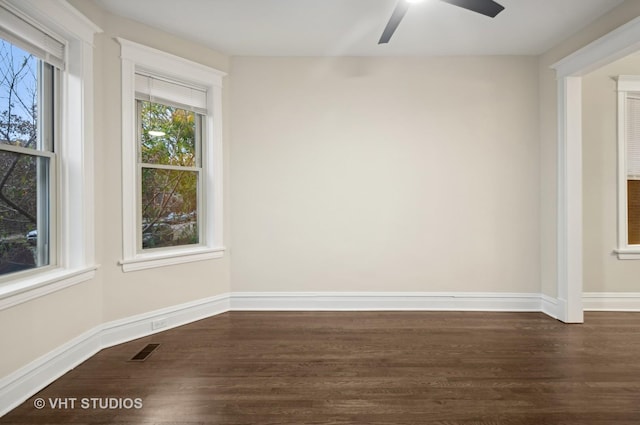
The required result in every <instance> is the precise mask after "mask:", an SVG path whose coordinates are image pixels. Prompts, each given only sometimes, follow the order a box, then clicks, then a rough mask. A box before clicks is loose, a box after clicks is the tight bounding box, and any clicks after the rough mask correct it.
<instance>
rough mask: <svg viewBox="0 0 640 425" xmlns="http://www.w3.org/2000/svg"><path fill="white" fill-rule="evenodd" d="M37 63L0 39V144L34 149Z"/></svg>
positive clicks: (32, 57)
mask: <svg viewBox="0 0 640 425" xmlns="http://www.w3.org/2000/svg"><path fill="white" fill-rule="evenodd" d="M37 111H38V59H36V58H35V57H34V56H33V55H31V54H30V53H27V52H25V51H24V50H22V49H20V48H18V47H16V46H14V45H13V44H11V43H9V42H7V41H5V40H1V39H0V144H9V145H15V146H22V147H28V148H33V149H36V148H37V123H38V115H37V114H38V112H37Z"/></svg>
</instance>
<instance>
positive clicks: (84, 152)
mask: <svg viewBox="0 0 640 425" xmlns="http://www.w3.org/2000/svg"><path fill="white" fill-rule="evenodd" d="M0 2H2V4H3V5H4V6H5V7H7V8H8V9H10V10H12V11H14V12H15V13H17V14H22V15H23V16H24V17H25V18H27V19H29V21H30V22H33V23H36V24H37V25H38V26H39V27H41V28H42V29H43V30H44V31H46V32H47V33H50V34H51V35H52V36H53V37H54V38H56V39H58V40H60V41H64V43H65V54H66V60H65V62H66V67H65V69H64V70H61V71H60V72H61V89H60V92H59V93H60V109H61V114H62V117H61V118H62V119H61V120H60V126H61V129H60V132H59V135H60V137H59V140H58V144H57V155H58V156H59V169H58V173H59V174H58V184H57V187H56V191H57V192H58V219H57V223H52V225H54V226H55V225H57V228H58V247H57V252H58V254H57V257H58V258H57V264H56V265H54V266H52V267H47V268H46V270H43V271H42V272H41V273H34V274H29V275H28V276H22V277H20V276H19V277H17V278H16V279H15V280H10V281H9V282H6V283H3V284H2V285H1V286H0V310H2V309H5V308H9V307H12V306H14V305H16V304H20V303H23V302H26V301H29V300H32V299H34V298H38V297H41V296H44V295H47V294H50V293H52V292H55V291H58V290H60V289H63V288H66V287H69V286H72V285H75V284H78V283H81V282H85V281H87V280H90V279H92V278H93V277H94V276H95V270H96V269H97V267H98V266H97V265H96V264H95V249H94V243H95V238H94V196H93V188H94V175H93V36H94V34H96V33H99V32H102V30H101V29H100V28H99V27H98V26H96V25H95V24H94V23H93V22H91V21H90V20H89V19H88V18H86V17H85V16H84V15H82V14H81V13H80V12H78V11H77V10H76V9H75V8H73V7H72V6H71V5H69V4H68V3H67V2H64V1H50V2H42V1H38V0H0Z"/></svg>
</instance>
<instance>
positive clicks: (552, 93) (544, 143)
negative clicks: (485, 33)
mask: <svg viewBox="0 0 640 425" xmlns="http://www.w3.org/2000/svg"><path fill="white" fill-rule="evenodd" d="M637 16H640V1H637V0H626V1H625V2H624V3H622V4H621V5H620V6H618V7H616V8H615V9H613V10H612V11H611V12H609V13H608V14H606V15H604V16H603V17H601V18H599V19H598V20H596V21H595V22H594V23H592V24H591V25H589V26H588V27H586V28H585V29H583V30H581V31H579V32H578V33H576V34H575V35H574V36H572V37H570V38H568V39H567V40H565V41H564V42H562V43H560V44H559V45H558V46H556V47H554V48H553V49H551V50H549V51H548V52H546V53H545V54H543V55H540V57H539V58H538V59H539V60H538V65H539V69H538V77H539V89H540V97H539V100H540V103H539V107H540V241H541V242H540V248H541V253H540V259H541V263H540V279H541V287H542V292H543V293H544V294H546V295H549V296H553V297H555V296H556V295H557V292H556V290H557V279H556V273H557V263H556V255H557V253H556V240H557V239H556V238H557V234H556V218H557V215H556V214H557V190H556V186H557V175H556V170H557V161H558V156H557V91H556V78H555V71H553V70H552V69H551V66H552V65H553V64H554V63H556V62H557V61H559V60H560V59H562V58H564V57H565V56H567V55H569V54H571V53H573V52H574V51H576V50H578V49H580V48H581V47H584V46H586V45H587V44H589V43H591V42H592V41H594V40H596V39H598V38H600V37H602V36H604V35H606V34H607V33H609V32H611V31H613V30H614V29H616V28H618V27H619V26H621V25H623V24H625V23H627V22H629V21H630V20H632V19H634V18H635V17H637ZM585 242H586V241H585ZM595 249H610V247H604V248H603V247H599V248H595Z"/></svg>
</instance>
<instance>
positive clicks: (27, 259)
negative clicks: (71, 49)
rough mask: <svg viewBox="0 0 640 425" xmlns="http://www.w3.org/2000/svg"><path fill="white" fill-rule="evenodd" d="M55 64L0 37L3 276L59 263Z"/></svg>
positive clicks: (0, 256) (0, 250)
mask: <svg viewBox="0 0 640 425" xmlns="http://www.w3.org/2000/svg"><path fill="white" fill-rule="evenodd" d="M56 80H57V69H56V68H55V67H53V66H52V65H51V64H48V63H46V62H45V61H43V60H41V59H38V58H37V57H36V56H34V55H33V54H32V53H30V52H28V51H26V50H23V49H21V48H19V47H18V46H16V45H14V44H13V43H11V42H9V41H7V40H4V39H2V38H0V276H6V275H8V274H11V273H17V272H21V271H24V270H30V269H34V268H37V267H44V266H48V265H49V264H51V263H55V250H53V249H52V247H53V246H55V228H52V226H51V224H52V218H53V217H55V213H54V212H55V207H54V205H55V196H53V193H54V190H53V189H54V182H55V175H56V157H55V150H54V146H55V137H54V134H53V128H54V117H55V114H54V108H55V105H57V102H56V101H55V99H54V84H55V83H54V82H55V81H56Z"/></svg>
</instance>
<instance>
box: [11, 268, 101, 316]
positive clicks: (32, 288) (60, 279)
mask: <svg viewBox="0 0 640 425" xmlns="http://www.w3.org/2000/svg"><path fill="white" fill-rule="evenodd" d="M97 269H98V266H97V265H96V266H90V267H85V268H81V269H74V270H68V269H54V270H51V271H45V272H42V273H38V274H34V275H31V276H29V277H26V278H23V279H18V280H15V281H10V282H7V283H5V284H3V285H2V286H0V310H4V309H7V308H9V307H13V306H15V305H18V304H22V303H24V302H27V301H29V300H32V299H35V298H39V297H42V296H45V295H47V294H50V293H52V292H56V291H59V290H61V289H64V288H68V287H70V286H73V285H76V284H78V283H82V282H86V281H87V280H90V279H93V277H94V276H95V274H96V270H97Z"/></svg>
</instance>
